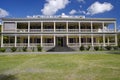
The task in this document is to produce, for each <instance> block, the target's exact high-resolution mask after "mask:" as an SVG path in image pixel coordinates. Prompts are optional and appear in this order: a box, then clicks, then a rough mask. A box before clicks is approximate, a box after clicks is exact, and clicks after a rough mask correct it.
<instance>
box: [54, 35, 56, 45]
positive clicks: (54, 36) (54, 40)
mask: <svg viewBox="0 0 120 80" xmlns="http://www.w3.org/2000/svg"><path fill="white" fill-rule="evenodd" d="M55 44H56V37H55V35H54V47H55Z"/></svg>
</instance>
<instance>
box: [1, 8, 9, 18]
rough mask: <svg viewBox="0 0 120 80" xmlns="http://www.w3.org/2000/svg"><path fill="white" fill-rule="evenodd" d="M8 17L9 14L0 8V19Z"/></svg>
mask: <svg viewBox="0 0 120 80" xmlns="http://www.w3.org/2000/svg"><path fill="white" fill-rule="evenodd" d="M8 15H9V13H8V12H7V11H6V10H4V9H2V8H0V17H6V16H8Z"/></svg>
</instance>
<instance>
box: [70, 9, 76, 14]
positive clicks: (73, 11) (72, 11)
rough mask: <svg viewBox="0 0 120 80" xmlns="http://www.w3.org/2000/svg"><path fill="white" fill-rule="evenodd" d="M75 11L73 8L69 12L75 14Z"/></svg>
mask: <svg viewBox="0 0 120 80" xmlns="http://www.w3.org/2000/svg"><path fill="white" fill-rule="evenodd" d="M75 13H77V11H76V10H74V9H72V10H71V11H70V12H69V14H70V15H73V14H75Z"/></svg>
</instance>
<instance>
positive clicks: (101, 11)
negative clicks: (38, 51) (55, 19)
mask: <svg viewBox="0 0 120 80" xmlns="http://www.w3.org/2000/svg"><path fill="white" fill-rule="evenodd" d="M62 13H65V14H66V15H85V16H86V17H88V18H90V17H91V18H117V27H118V28H119V29H120V0H34V1H33V0H1V2H0V17H12V18H13V17H16V18H17V17H19V18H21V17H26V16H33V15H61V14H62Z"/></svg>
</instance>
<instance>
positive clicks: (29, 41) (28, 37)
mask: <svg viewBox="0 0 120 80" xmlns="http://www.w3.org/2000/svg"><path fill="white" fill-rule="evenodd" d="M28 47H30V35H28Z"/></svg>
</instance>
